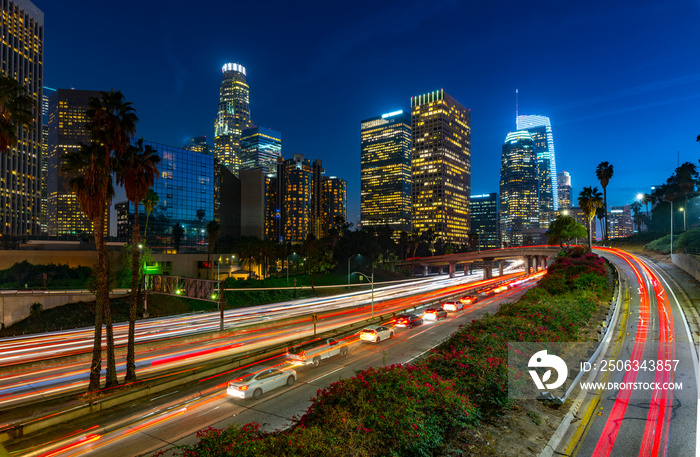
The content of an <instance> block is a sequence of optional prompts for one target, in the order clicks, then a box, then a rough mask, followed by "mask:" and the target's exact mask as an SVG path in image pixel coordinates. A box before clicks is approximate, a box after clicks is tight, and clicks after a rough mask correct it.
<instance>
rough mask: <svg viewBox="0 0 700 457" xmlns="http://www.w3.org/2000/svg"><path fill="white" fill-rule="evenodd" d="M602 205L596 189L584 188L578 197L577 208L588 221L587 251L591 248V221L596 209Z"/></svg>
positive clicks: (601, 198) (599, 194)
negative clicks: (578, 207) (579, 208)
mask: <svg viewBox="0 0 700 457" xmlns="http://www.w3.org/2000/svg"><path fill="white" fill-rule="evenodd" d="M602 205H603V196H602V195H601V193H600V191H599V190H598V188H597V187H592V188H591V187H584V188H583V190H582V191H581V193H580V194H579V196H578V206H580V207H581V210H583V213H584V214H585V215H586V219H587V220H588V249H591V248H592V247H593V229H592V227H591V221H593V218H594V217H595V212H596V209H597V208H600V207H601V206H602Z"/></svg>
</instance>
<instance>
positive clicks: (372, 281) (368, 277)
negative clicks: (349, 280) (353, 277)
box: [353, 262, 374, 317]
mask: <svg viewBox="0 0 700 457" xmlns="http://www.w3.org/2000/svg"><path fill="white" fill-rule="evenodd" d="M353 274H357V275H360V276H363V277H365V278H366V279H367V280H368V281H370V283H371V287H372V289H371V297H372V302H371V303H372V317H374V262H372V276H367V275H366V274H364V273H360V272H359V271H354V272H353Z"/></svg>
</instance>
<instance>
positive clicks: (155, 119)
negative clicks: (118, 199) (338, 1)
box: [34, 0, 700, 222]
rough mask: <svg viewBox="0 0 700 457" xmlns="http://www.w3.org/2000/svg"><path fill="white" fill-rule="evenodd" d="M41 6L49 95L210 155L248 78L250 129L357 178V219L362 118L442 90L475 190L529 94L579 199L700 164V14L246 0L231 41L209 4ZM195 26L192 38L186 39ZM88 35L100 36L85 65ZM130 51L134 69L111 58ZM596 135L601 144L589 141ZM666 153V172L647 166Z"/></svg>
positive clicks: (629, 8) (657, 8)
mask: <svg viewBox="0 0 700 457" xmlns="http://www.w3.org/2000/svg"><path fill="white" fill-rule="evenodd" d="M34 3H35V5H36V6H37V7H38V8H40V9H41V10H42V11H44V13H45V24H46V26H45V27H46V32H45V52H44V56H45V62H44V73H45V75H44V84H45V85H47V86H50V87H55V88H70V87H76V88H80V89H88V90H89V89H96V90H102V89H104V88H109V87H114V88H115V89H119V90H122V91H123V92H124V94H125V96H126V97H127V99H128V100H130V101H132V102H133V103H134V106H135V108H136V110H137V114H138V115H139V117H140V119H141V122H140V123H139V126H138V132H137V135H138V136H139V137H141V136H143V137H144V138H146V139H147V140H149V141H154V142H158V143H162V144H171V145H173V146H181V145H182V144H184V142H185V141H186V140H187V139H188V138H190V137H193V136H201V135H206V136H207V138H208V140H209V142H210V143H212V142H213V133H214V132H213V128H212V127H213V123H214V120H215V119H214V113H213V112H212V110H213V109H214V108H213V106H215V105H216V103H217V102H218V95H219V94H218V89H219V87H220V84H221V67H222V65H224V64H226V63H228V62H238V63H240V64H241V65H243V66H245V67H246V69H247V81H248V84H249V85H250V101H251V103H250V111H251V119H253V120H254V122H255V123H256V124H259V125H264V126H267V127H269V128H271V129H273V130H276V131H279V132H282V133H283V135H284V136H285V151H284V157H285V158H288V157H291V156H292V155H293V154H295V153H301V154H304V155H306V156H307V157H314V158H316V157H318V158H320V159H322V160H323V162H324V168H325V169H326V170H327V173H328V174H329V175H330V174H332V175H338V176H341V177H342V178H344V179H346V180H347V181H348V217H349V220H350V221H352V222H357V221H358V216H359V212H360V210H359V206H360V205H359V202H360V173H359V170H360V146H359V144H360V139H359V134H358V132H357V123H358V122H359V121H360V120H362V119H367V118H370V117H372V116H376V115H377V114H378V113H386V112H391V111H395V110H398V109H403V110H404V111H408V108H409V103H410V96H412V95H415V94H417V93H427V92H430V91H434V90H439V89H441V88H444V90H445V91H446V92H448V93H450V94H451V95H452V96H453V97H455V99H457V100H459V101H460V102H461V103H462V104H463V105H464V106H465V107H466V108H469V109H471V110H472V129H473V139H472V175H473V180H472V193H474V194H481V193H490V192H494V191H497V188H498V173H499V168H500V163H499V162H500V146H501V143H502V139H503V135H504V134H505V133H506V132H508V131H511V130H513V117H514V115H515V112H516V101H515V90H516V89H519V92H520V93H519V111H520V112H521V113H530V114H542V115H546V116H548V117H549V118H550V119H551V123H552V129H553V131H554V132H555V136H556V141H557V158H556V160H557V170H558V171H559V170H569V171H571V172H572V185H573V196H575V195H577V194H578V192H579V191H580V190H581V188H582V187H583V186H594V185H597V186H600V185H599V183H598V182H597V179H596V178H595V167H596V165H597V164H598V163H600V162H601V161H606V160H607V161H609V162H610V163H611V164H612V165H613V166H614V167H615V175H614V176H613V178H612V180H611V181H610V185H609V187H608V202H609V204H610V205H621V204H625V203H629V202H631V201H632V200H633V199H634V195H635V194H636V193H637V192H640V191H642V192H644V191H646V192H648V191H649V188H650V186H651V185H655V184H659V183H661V182H663V181H665V179H666V178H667V177H668V176H670V175H671V173H672V172H673V170H674V168H675V167H676V165H677V161H678V162H680V163H683V162H685V161H691V162H696V161H697V159H698V157H700V148H699V147H698V145H697V144H696V142H695V138H696V137H697V134H698V133H700V132H698V130H699V129H700V127H699V126H700V119H699V115H698V113H697V110H696V109H693V108H694V107H695V106H696V105H697V100H698V98H700V69H699V68H698V65H699V64H698V63H697V62H694V61H693V60H694V59H692V58H689V56H692V55H693V52H692V46H693V44H694V43H697V42H698V34H699V33H698V32H697V31H696V30H695V27H694V24H695V23H697V19H698V18H699V17H700V4H698V3H697V2H690V1H687V2H676V3H674V4H673V5H660V4H656V3H654V2H643V3H639V2H621V3H620V2H616V3H615V4H614V5H602V4H601V5H589V6H588V7H587V8H585V9H582V8H581V7H580V6H578V5H569V4H559V3H556V2H550V3H547V4H542V5H539V4H538V6H537V7H534V8H533V7H532V6H527V5H512V6H511V7H509V9H507V10H506V11H502V9H499V8H497V7H496V6H495V5H485V4H479V5H468V4H462V3H456V2H440V1H438V2H431V3H429V4H428V3H425V2H409V3H399V2H384V3H382V5H381V6H376V7H374V8H373V9H372V15H369V16H368V15H367V14H366V11H367V7H368V4H366V3H364V2H359V3H357V4H353V5H352V6H348V7H347V8H346V10H344V12H343V14H342V15H339V14H335V12H334V11H332V10H326V12H324V13H319V12H318V11H316V10H314V9H312V8H311V7H309V8H304V7H301V8H299V7H297V6H292V5H286V4H284V3H281V2H273V3H271V4H269V5H266V7H265V8H264V9H263V8H261V7H258V6H255V5H252V4H246V5H236V8H240V10H237V11H236V13H237V14H240V15H242V16H243V17H246V18H247V20H246V21H242V23H241V24H238V25H237V29H236V36H238V37H246V38H245V39H240V40H235V41H232V40H230V39H225V38H223V37H225V36H226V35H227V34H230V33H231V31H230V27H227V26H226V25H225V21H226V17H228V16H229V15H230V14H232V11H231V9H232V8H233V6H228V5H220V7H221V11H219V10H217V14H216V15H213V14H212V12H211V11H210V10H206V9H199V10H193V11H192V12H191V13H192V14H188V15H187V16H185V15H182V14H180V13H179V11H182V8H181V7H184V5H185V3H184V2H178V1H175V2H169V3H168V4H167V5H168V7H167V8H165V7H164V5H166V4H165V3H163V2H157V1H156V2H149V4H147V5H143V6H142V9H143V11H141V12H140V14H139V15H133V14H130V13H129V12H128V11H121V10H113V9H112V8H110V6H109V5H95V4H93V3H90V2H85V1H77V2H73V3H72V6H71V7H70V8H67V7H65V6H64V5H61V4H53V3H52V2H48V1H46V0H43V1H42V0H35V2H34ZM94 17H111V18H112V19H111V21H112V23H111V24H112V25H111V26H113V27H117V26H120V27H121V26H123V25H128V26H129V27H128V28H129V29H130V30H132V32H130V33H129V34H128V36H121V35H120V36H119V38H116V36H114V35H109V34H107V33H104V30H105V26H104V22H103V21H99V23H96V22H98V21H94ZM474 18H476V19H478V20H474ZM260 23H266V24H267V27H264V28H260V27H259V26H258V25H259V24H260ZM200 24H201V25H200ZM256 24H257V25H256ZM109 27H110V25H108V26H107V27H106V28H107V29H109ZM184 27H187V28H188V30H190V32H191V33H187V34H178V33H177V30H179V29H182V28H184ZM438 31H440V33H444V34H445V35H444V36H442V35H441V34H440V33H437V32H438ZM84 36H94V37H96V39H94V40H91V42H90V43H85V44H81V47H80V52H77V53H76V52H74V47H72V46H74V45H75V43H77V42H81V43H82V41H84V40H81V38H82V37H84ZM443 38H448V39H443ZM393 41H396V42H400V43H402V45H401V46H400V47H399V49H395V50H393V51H392V52H388V53H387V52H385V51H386V49H385V46H371V44H373V43H374V42H377V43H379V42H386V43H389V42H393ZM437 43H439V46H437V45H436V44H437ZM537 43H539V44H537ZM535 44H536V45H535ZM368 45H369V46H368ZM534 46H541V47H542V51H543V52H545V51H546V55H547V57H548V59H549V62H550V64H549V65H544V66H535V65H534V62H535V60H534V56H533V54H532V52H525V53H523V52H518V53H516V52H514V51H522V50H523V49H525V50H526V51H534V50H536V49H534ZM126 54H128V55H129V56H130V59H129V61H128V64H124V61H123V59H116V58H115V56H118V55H126ZM514 66H515V68H520V69H521V70H522V71H513V68H514ZM310 129H313V130H314V134H309V131H310ZM640 132H652V135H641V134H640ZM592 134H595V138H596V142H595V147H594V148H591V147H590V145H589V144H586V142H585V141H581V139H582V138H585V137H587V136H589V135H592ZM652 158H653V159H654V160H655V161H656V163H655V166H654V167H650V166H648V161H649V160H651V159H652ZM639 159H642V160H639Z"/></svg>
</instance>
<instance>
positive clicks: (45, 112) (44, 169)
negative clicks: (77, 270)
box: [39, 86, 56, 233]
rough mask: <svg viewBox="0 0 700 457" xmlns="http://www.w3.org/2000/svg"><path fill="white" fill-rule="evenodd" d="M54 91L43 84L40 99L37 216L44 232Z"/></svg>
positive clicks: (46, 217) (46, 214)
mask: <svg viewBox="0 0 700 457" xmlns="http://www.w3.org/2000/svg"><path fill="white" fill-rule="evenodd" d="M54 92H56V89H51V88H50V87H46V86H44V87H43V94H42V101H41V217H40V218H39V219H40V223H39V224H40V226H41V230H40V231H41V233H46V227H47V225H46V224H47V219H48V213H47V211H48V207H47V190H46V181H47V179H48V173H49V167H48V153H49V96H50V95H51V94H53V93H54Z"/></svg>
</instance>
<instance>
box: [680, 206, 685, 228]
mask: <svg viewBox="0 0 700 457" xmlns="http://www.w3.org/2000/svg"><path fill="white" fill-rule="evenodd" d="M680 211H681V213H683V231H684V232H685V230H686V228H685V208H681V209H680Z"/></svg>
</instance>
